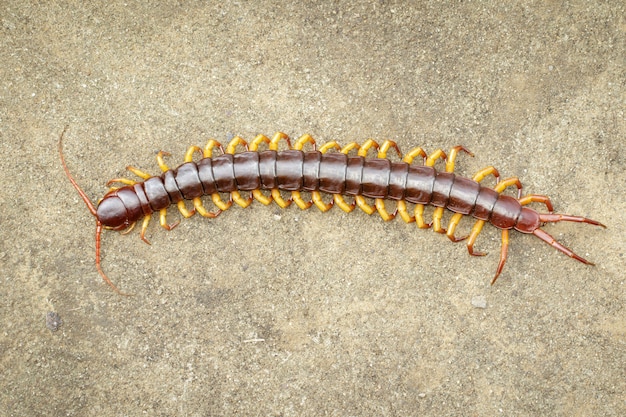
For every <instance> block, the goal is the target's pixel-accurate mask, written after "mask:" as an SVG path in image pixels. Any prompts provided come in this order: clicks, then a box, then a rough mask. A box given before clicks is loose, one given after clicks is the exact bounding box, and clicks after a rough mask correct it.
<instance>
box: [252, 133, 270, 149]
mask: <svg viewBox="0 0 626 417" xmlns="http://www.w3.org/2000/svg"><path fill="white" fill-rule="evenodd" d="M262 143H266V144H267V143H270V139H269V138H268V137H267V136H265V135H256V137H255V138H254V139H253V140H252V142H250V145H249V146H248V150H250V151H253V152H256V151H258V149H259V145H260V144H262Z"/></svg>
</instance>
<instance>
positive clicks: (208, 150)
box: [202, 139, 224, 158]
mask: <svg viewBox="0 0 626 417" xmlns="http://www.w3.org/2000/svg"><path fill="white" fill-rule="evenodd" d="M215 148H218V149H219V150H220V151H221V152H222V153H224V148H223V147H222V144H221V143H219V142H218V141H216V140H215V139H210V140H209V141H208V142H207V143H206V146H205V147H204V149H203V150H202V153H203V156H204V157H205V158H211V157H213V149H215Z"/></svg>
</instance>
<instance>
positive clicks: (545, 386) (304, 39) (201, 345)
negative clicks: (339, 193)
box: [0, 0, 626, 416]
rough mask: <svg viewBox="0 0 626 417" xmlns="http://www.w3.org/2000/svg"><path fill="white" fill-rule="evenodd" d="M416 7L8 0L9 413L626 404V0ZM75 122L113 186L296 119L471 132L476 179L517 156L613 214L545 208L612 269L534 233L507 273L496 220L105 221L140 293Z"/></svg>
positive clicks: (528, 174) (518, 248)
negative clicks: (106, 217) (139, 227)
mask: <svg viewBox="0 0 626 417" xmlns="http://www.w3.org/2000/svg"><path fill="white" fill-rule="evenodd" d="M404 3H405V2H397V3H396V2H388V1H378V2H349V3H348V2H346V3H345V4H341V3H337V2H334V3H332V4H331V3H330V2H293V3H292V4H284V3H283V2H277V3H271V2H269V1H262V2H237V3H232V4H226V5H220V4H219V2H218V3H208V2H199V1H185V2H181V1H163V2H158V5H157V4H155V3H154V2H114V3H111V4H108V5H104V3H102V4H101V5H99V3H98V4H92V2H71V3H61V2H23V1H14V0H9V1H4V2H3V3H2V5H1V6H0V20H1V23H2V26H1V29H0V30H1V36H0V44H1V47H0V141H1V142H0V168H1V171H0V175H1V176H2V177H1V179H2V192H1V193H0V207H1V209H0V210H1V212H0V233H1V236H2V239H1V240H0V300H1V304H0V317H1V318H2V322H3V325H2V331H1V332H0V351H1V352H2V356H1V360H2V364H1V369H2V377H1V379H0V409H1V410H3V411H2V414H3V415H12V416H26V415H28V416H39V415H46V416H49V415H58V416H118V415H120V416H121V415H128V416H135V415H141V414H146V415H152V416H171V415H180V416H208V415H235V414H238V415H249V416H256V415H258V416H268V415H272V416H274V415H275V416H299V415H307V416H317V415H320V416H322V415H327V416H357V415H358V416H361V415H372V416H374V415H376V416H380V415H389V416H391V415H402V416H404V415H426V416H428V415H432V416H442V415H447V416H453V415H457V416H472V415H475V416H489V415H506V416H511V415H519V416H526V415H567V416H591V415H594V416H598V415H603V416H623V415H625V414H626V394H625V392H626V367H625V363H626V309H625V302H626V296H625V281H626V279H625V273H624V270H625V267H626V264H625V259H624V253H625V245H624V241H625V239H624V237H625V236H626V227H625V224H626V215H625V214H624V213H626V199H625V198H624V186H625V184H626V153H625V151H624V145H625V144H626V140H625V137H626V136H625V135H626V122H625V117H624V97H625V94H624V88H625V79H626V65H625V58H624V57H625V56H626V47H625V39H626V33H625V32H626V30H625V29H626V23H625V17H624V16H626V10H625V6H624V3H623V2H622V1H618V0H614V1H605V2H587V1H573V2H567V3H565V4H563V5H561V4H560V2H547V3H546V2H542V1H538V2H534V3H527V2H520V3H514V2H507V3H508V5H501V2H499V1H492V2H478V3H477V2H460V3H459V2H454V3H451V4H443V3H439V2H427V3H418V4H416V5H412V6H409V5H405V4H404ZM65 125H68V126H69V129H68V132H67V134H66V138H65V154H66V158H67V161H68V165H69V168H70V170H71V171H72V172H73V174H74V175H75V177H76V179H77V181H78V182H79V183H80V185H81V186H82V187H83V188H84V190H85V191H86V193H87V194H88V195H89V197H90V198H91V199H92V200H93V201H97V199H98V198H100V197H101V196H102V195H103V194H104V193H105V192H106V190H107V187H106V185H105V183H106V182H107V181H108V180H109V179H111V178H115V177H119V176H130V174H127V172H126V171H125V167H126V165H129V164H132V165H134V166H136V167H138V168H140V169H143V170H145V171H149V172H151V173H157V172H158V171H159V170H158V167H157V165H156V163H155V161H154V157H155V153H156V152H157V151H158V150H161V149H163V150H167V151H170V152H171V153H172V156H171V157H170V159H168V161H169V162H170V163H171V164H172V165H173V166H175V165H177V164H178V163H179V162H180V161H181V160H182V157H183V155H184V152H185V150H186V149H187V148H188V147H189V146H190V145H193V144H197V145H203V144H204V143H206V141H207V140H208V139H209V138H216V139H218V140H220V141H222V142H227V141H228V140H229V139H230V138H232V137H233V136H234V135H241V136H242V137H244V138H246V139H251V138H253V137H254V136H255V135H256V134H258V133H264V134H266V135H271V134H273V133H274V132H276V131H279V130H280V131H284V132H285V133H287V134H289V135H291V136H292V137H299V136H300V135H302V134H305V133H310V134H312V135H313V136H314V137H315V138H316V139H317V140H318V142H320V143H323V142H327V141H330V140H338V141H340V142H341V143H342V144H345V143H348V142H350V141H359V142H363V141H364V140H365V139H367V138H370V137H371V138H375V139H378V140H383V139H392V140H395V141H397V142H398V144H399V145H400V147H401V148H402V149H403V150H405V151H407V150H409V149H411V148H412V147H415V146H423V147H424V148H425V149H427V150H429V151H433V150H435V149H437V148H440V147H441V148H444V149H449V148H450V147H451V146H453V145H457V144H463V145H465V146H466V147H467V148H469V149H470V150H472V151H473V152H474V153H475V157H474V158H470V157H468V156H466V155H461V156H460V157H459V160H458V164H457V172H458V173H459V174H462V175H467V176H471V175H473V173H474V172H476V171H477V170H479V169H480V168H483V167H485V166H488V165H495V166H496V167H497V168H498V169H499V170H500V172H501V174H502V176H503V177H508V176H519V178H520V179H521V181H522V182H523V184H524V186H525V188H524V191H525V193H539V194H547V195H550V196H551V198H552V199H553V202H554V204H555V208H556V210H557V211H558V212H565V213H571V214H577V215H583V216H589V217H592V218H594V219H597V220H599V221H601V222H604V223H606V224H607V226H608V228H607V229H606V230H605V229H601V228H598V227H593V226H590V225H584V224H575V223H561V224H558V225H547V226H545V230H547V231H548V232H549V233H551V234H553V235H554V236H555V237H556V238H557V239H558V240H559V241H561V242H563V243H564V244H565V245H567V246H569V247H571V248H572V249H573V250H575V251H576V252H578V253H579V254H580V255H582V256H584V257H586V258H588V259H590V260H591V261H593V262H595V263H596V266H595V267H590V266H586V265H583V264H581V263H578V262H576V261H574V260H572V259H569V258H568V257H567V256H565V255H563V254H561V253H558V252H557V251H556V250H554V249H552V248H550V247H549V246H548V245H547V244H545V243H544V242H541V241H540V240H539V239H536V238H534V237H533V236H523V235H520V234H519V233H512V235H511V247H510V250H509V254H510V259H509V261H508V263H507V265H506V267H505V270H504V272H503V274H502V276H501V277H500V279H499V280H498V282H497V283H496V284H495V285H494V286H490V285H489V281H490V280H491V278H492V276H493V273H494V271H495V268H496V264H497V260H498V254H499V247H500V242H499V241H500V236H499V233H498V232H497V231H496V230H495V229H494V228H493V227H490V226H489V227H485V231H484V232H483V233H482V234H481V235H480V237H479V239H478V242H477V248H479V249H483V250H485V251H487V252H489V254H488V255H487V256H485V257H482V258H475V257H470V256H469V255H468V253H467V250H466V248H465V246H464V244H456V245H455V244H452V243H451V242H450V241H449V240H448V239H447V238H446V237H444V236H440V235H437V234H435V233H433V232H432V231H429V230H426V231H424V230H418V229H417V228H416V227H415V226H414V225H412V224H410V225H407V224H405V223H404V222H403V221H402V220H400V219H396V220H394V221H391V222H387V223H385V222H383V221H382V220H381V218H380V217H379V216H378V215H372V216H371V217H368V216H367V215H366V214H364V213H363V212H361V211H358V210H357V211H355V212H353V213H351V214H346V213H344V212H342V211H341V210H339V209H338V208H334V209H333V210H331V211H330V212H328V213H321V212H320V211H319V210H317V209H315V208H312V209H311V210H308V211H301V210H300V209H298V208H296V207H290V208H288V209H285V210H283V209H280V208H278V206H276V205H274V204H273V205H271V206H269V207H265V206H263V205H261V204H259V203H254V204H253V205H252V206H251V207H250V208H247V209H242V208H239V207H233V208H232V209H230V210H228V211H226V212H224V213H223V214H222V215H221V216H220V217H219V218H218V219H215V220H206V219H202V218H200V217H194V218H192V219H189V220H185V221H183V222H182V223H181V224H180V226H179V227H178V228H176V229H175V230H173V231H172V232H169V233H168V232H165V231H163V230H162V229H161V228H160V227H158V225H157V222H155V221H153V222H152V224H151V226H150V227H149V229H148V237H149V239H150V240H151V243H152V245H151V246H148V245H146V244H143V243H142V242H141V241H140V239H139V237H138V231H136V230H135V231H133V232H131V233H130V234H129V235H127V236H120V235H119V234H117V233H115V232H110V231H108V232H105V233H104V237H103V267H104V269H105V270H106V272H107V273H108V274H109V276H110V277H111V279H112V280H113V281H114V282H115V283H116V285H118V286H119V287H120V288H121V289H122V290H124V291H127V292H131V293H133V294H134V296H132V297H123V296H120V295H118V294H116V293H115V292H113V291H112V290H111V288H109V287H108V286H107V285H106V284H104V283H103V282H102V280H101V278H100V277H99V275H98V274H97V272H96V269H95V266H94V219H93V217H92V216H91V215H90V214H89V212H88V211H87V209H86V208H85V205H84V204H83V202H82V201H81V200H80V199H79V197H78V195H77V193H76V192H75V190H74V189H73V188H72V187H71V185H70V183H69V182H68V180H67V178H66V177H65V175H64V173H63V171H62V168H61V164H60V160H59V155H58V153H57V141H58V139H59V134H60V133H61V131H62V130H63V127H64V126H65ZM485 183H486V184H493V180H492V179H488V180H486V182H485ZM206 204H207V206H210V201H207V203H206ZM538 207H539V208H540V209H542V208H541V207H540V205H538ZM428 214H429V216H430V215H432V210H428ZM179 217H180V215H179V214H178V213H177V212H176V210H175V209H172V210H171V211H170V214H169V219H170V220H171V221H174V220H176V219H178V218H179ZM447 219H449V215H446V220H447ZM471 225H472V222H471V221H470V220H469V219H465V220H463V222H462V223H461V225H460V227H459V232H460V233H463V232H467V231H468V230H469V228H470V227H471ZM53 330H55V331H53Z"/></svg>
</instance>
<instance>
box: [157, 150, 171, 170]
mask: <svg viewBox="0 0 626 417" xmlns="http://www.w3.org/2000/svg"><path fill="white" fill-rule="evenodd" d="M169 155H170V153H169V152H165V151H159V153H157V156H156V160H157V164H159V168H161V171H163V172H167V171H169V170H170V168H169V167H168V166H167V164H166V163H165V160H164V159H163V157H164V156H169Z"/></svg>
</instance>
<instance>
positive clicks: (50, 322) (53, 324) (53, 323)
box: [46, 311, 63, 332]
mask: <svg viewBox="0 0 626 417" xmlns="http://www.w3.org/2000/svg"><path fill="white" fill-rule="evenodd" d="M61 324H63V320H61V316H59V315H58V314H57V313H55V312H54V311H48V313H47V314H46V327H47V328H48V330H50V331H51V332H56V331H57V330H59V327H61Z"/></svg>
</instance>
